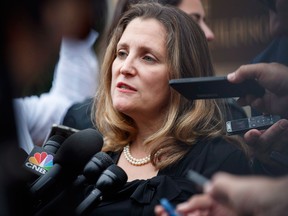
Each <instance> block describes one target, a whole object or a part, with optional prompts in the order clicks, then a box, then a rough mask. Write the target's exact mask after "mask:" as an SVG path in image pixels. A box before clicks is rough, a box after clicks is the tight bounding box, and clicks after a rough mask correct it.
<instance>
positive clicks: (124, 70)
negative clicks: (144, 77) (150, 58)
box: [120, 56, 136, 76]
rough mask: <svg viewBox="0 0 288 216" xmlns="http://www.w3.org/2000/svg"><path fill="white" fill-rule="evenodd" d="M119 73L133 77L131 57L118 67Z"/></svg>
mask: <svg viewBox="0 0 288 216" xmlns="http://www.w3.org/2000/svg"><path fill="white" fill-rule="evenodd" d="M120 73H121V74H122V75H124V76H129V75H130V76H134V75H135V73H136V68H135V62H134V60H133V59H132V58H131V57H129V56H128V57H127V58H126V59H125V60H124V61H123V62H122V65H121V67H120Z"/></svg>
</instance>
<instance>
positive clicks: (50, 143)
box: [43, 134, 66, 154]
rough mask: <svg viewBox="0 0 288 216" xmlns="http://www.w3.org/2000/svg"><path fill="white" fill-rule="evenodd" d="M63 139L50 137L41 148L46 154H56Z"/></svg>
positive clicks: (59, 136) (56, 135) (61, 137)
mask: <svg viewBox="0 0 288 216" xmlns="http://www.w3.org/2000/svg"><path fill="white" fill-rule="evenodd" d="M65 139H66V138H65V137H63V136H61V135H58V134H55V135H53V136H51V137H50V138H49V139H48V140H47V142H46V143H44V145H43V148H44V149H45V150H47V151H48V152H51V153H54V154H56V153H57V151H58V149H59V148H60V146H61V144H62V143H63V142H64V140H65Z"/></svg>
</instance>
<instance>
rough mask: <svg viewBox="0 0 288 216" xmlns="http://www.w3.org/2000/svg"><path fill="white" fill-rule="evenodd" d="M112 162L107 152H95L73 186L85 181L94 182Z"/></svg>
mask: <svg viewBox="0 0 288 216" xmlns="http://www.w3.org/2000/svg"><path fill="white" fill-rule="evenodd" d="M112 164H114V161H113V160H112V158H111V157H110V156H109V155H108V154H107V153H105V152H98V153H96V154H95V155H94V156H93V157H92V159H91V160H90V161H89V162H88V163H87V164H86V166H85V167H84V170H83V174H82V175H79V176H78V177H77V179H76V180H75V181H74V183H73V187H79V186H81V185H83V184H85V183H90V184H94V183H95V182H96V181H97V179H98V178H99V176H100V175H101V173H102V172H103V171H104V170H105V169H107V167H109V166H110V165H112Z"/></svg>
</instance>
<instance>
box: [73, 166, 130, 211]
mask: <svg viewBox="0 0 288 216" xmlns="http://www.w3.org/2000/svg"><path fill="white" fill-rule="evenodd" d="M127 179H128V177H127V174H126V173H125V171H124V170H123V169H122V168H121V167H119V166H117V165H116V164H112V165H110V166H109V167H108V168H107V169H106V170H105V171H104V172H103V173H102V174H101V175H100V177H99V179H98V180H97V182H96V184H95V188H94V189H93V190H92V191H91V192H90V194H89V195H88V196H87V197H86V198H85V199H84V200H83V201H82V202H81V203H80V204H79V205H78V207H77V208H76V215H78V216H80V215H84V214H87V213H88V212H89V211H91V210H92V209H91V208H92V207H95V206H97V205H98V204H99V202H100V201H101V199H102V196H103V195H105V194H111V193H115V192H117V191H118V190H119V189H120V188H121V187H123V186H124V185H125V183H126V182H127Z"/></svg>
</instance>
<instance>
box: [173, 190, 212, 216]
mask: <svg viewBox="0 0 288 216" xmlns="http://www.w3.org/2000/svg"><path fill="white" fill-rule="evenodd" d="M212 206H213V200H212V198H211V197H210V196H209V195H208V194H200V195H194V196H193V197H192V198H190V199H189V200H188V201H187V202H184V203H181V204H178V205H177V207H176V210H177V211H178V212H180V213H184V214H186V213H192V212H193V211H198V210H206V209H210V208H211V207H212Z"/></svg>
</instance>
